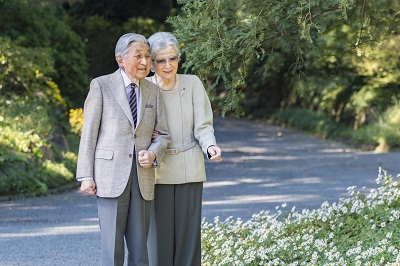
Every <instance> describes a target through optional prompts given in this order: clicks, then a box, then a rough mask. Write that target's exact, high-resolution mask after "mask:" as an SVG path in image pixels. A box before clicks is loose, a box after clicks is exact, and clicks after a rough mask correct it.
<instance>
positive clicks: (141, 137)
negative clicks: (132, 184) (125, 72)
mask: <svg viewBox="0 0 400 266" xmlns="http://www.w3.org/2000/svg"><path fill="white" fill-rule="evenodd" d="M139 88H140V93H141V96H140V112H139V117H138V125H137V127H136V129H135V128H134V125H133V118H132V113H131V110H130V107H129V103H128V99H127V95H126V91H125V86H124V82H123V78H122V76H121V72H120V70H117V71H116V72H114V73H113V74H110V75H106V76H101V77H98V78H95V79H93V80H92V82H91V83H90V91H89V93H88V96H87V98H86V101H85V106H84V122H83V129H82V135H81V141H80V145H79V154H78V162H77V173H76V177H77V179H81V178H85V177H92V178H93V179H94V180H95V182H96V187H97V196H99V197H110V198H114V197H118V196H120V195H121V194H122V192H123V191H124V189H125V187H126V185H127V182H128V179H129V175H130V172H131V168H132V163H133V162H132V160H135V161H136V165H137V174H138V179H139V187H140V192H141V194H142V197H143V198H144V199H145V200H152V199H154V184H155V171H154V169H153V168H143V167H141V166H139V164H138V161H137V156H135V153H134V149H135V150H136V152H139V151H140V150H150V151H153V152H154V153H155V154H156V159H157V161H161V160H162V158H163V156H164V154H165V151H166V148H167V146H168V143H169V142H170V134H169V131H168V128H167V121H166V117H165V107H164V101H163V99H162V96H161V95H160V91H159V88H158V86H156V85H155V84H153V83H152V82H149V81H147V80H140V82H139ZM154 129H155V130H157V131H158V132H160V135H159V136H158V137H157V138H156V139H155V140H152V139H151V137H152V133H153V130H154Z"/></svg>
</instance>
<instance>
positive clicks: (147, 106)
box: [144, 103, 153, 108]
mask: <svg viewBox="0 0 400 266" xmlns="http://www.w3.org/2000/svg"><path fill="white" fill-rule="evenodd" d="M144 108H153V105H152V104H150V103H148V104H146V105H145V107H144Z"/></svg>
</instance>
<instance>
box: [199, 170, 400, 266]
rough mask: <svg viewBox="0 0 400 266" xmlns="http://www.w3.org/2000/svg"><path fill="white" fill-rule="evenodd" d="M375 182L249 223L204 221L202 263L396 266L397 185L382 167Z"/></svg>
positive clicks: (399, 202) (257, 216)
mask: <svg viewBox="0 0 400 266" xmlns="http://www.w3.org/2000/svg"><path fill="white" fill-rule="evenodd" d="M397 177H399V176H397ZM376 182H377V184H378V188H377V189H372V190H371V191H370V192H369V193H367V194H365V193H361V192H360V191H357V190H356V187H349V188H348V192H349V197H346V198H340V199H339V202H338V203H333V204H332V205H330V204H329V203H327V202H325V203H323V204H322V205H321V207H320V208H319V209H317V210H308V209H304V210H302V211H301V212H297V211H296V209H295V208H293V209H292V210H291V211H285V207H286V204H283V205H282V206H279V207H277V208H276V212H275V213H270V212H269V211H267V212H264V211H263V212H260V213H259V214H255V215H253V217H252V219H251V220H249V221H247V222H243V221H242V220H241V219H237V220H236V221H235V220H233V219H232V218H228V219H227V220H225V221H223V222H221V221H219V219H218V217H216V218H215V219H214V223H208V222H205V221H203V223H202V265H205V266H211V265H293V266H294V265H318V266H319V265H327V266H328V265H337V266H344V265H379V266H381V265H400V253H399V248H400V237H399V235H397V234H396V232H397V230H398V228H399V226H400V189H399V184H398V182H397V181H395V180H394V178H393V177H392V176H390V175H387V173H386V171H384V170H382V169H379V175H378V178H377V180H376Z"/></svg>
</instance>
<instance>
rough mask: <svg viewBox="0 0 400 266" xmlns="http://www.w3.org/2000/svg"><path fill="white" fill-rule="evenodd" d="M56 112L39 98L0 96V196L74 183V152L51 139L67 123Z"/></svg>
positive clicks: (25, 193)
mask: <svg viewBox="0 0 400 266" xmlns="http://www.w3.org/2000/svg"><path fill="white" fill-rule="evenodd" d="M60 114H61V111H59V109H57V107H54V106H52V105H51V104H49V102H47V101H46V99H45V98H42V97H34V98H30V97H28V96H17V95H14V96H13V97H8V98H5V97H3V98H1V99H0V196H2V197H14V196H18V195H43V194H46V193H47V192H48V191H49V190H53V189H60V188H62V187H64V186H66V185H68V184H71V183H73V182H75V180H74V174H73V173H74V172H75V167H76V154H75V153H74V152H72V151H68V150H65V148H66V147H62V146H59V145H58V144H57V143H55V142H54V136H57V135H58V134H60V132H59V129H60V128H63V127H66V126H65V125H68V124H67V123H68V118H67V116H64V120H65V121H64V122H63V121H62V115H60ZM62 124H65V125H64V126H62ZM77 138H78V136H76V135H75V137H70V138H69V139H71V140H73V139H77ZM68 146H69V145H68ZM75 146H76V140H75V144H74V147H73V148H74V149H75Z"/></svg>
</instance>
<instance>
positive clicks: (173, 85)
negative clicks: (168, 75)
mask: <svg viewBox="0 0 400 266" xmlns="http://www.w3.org/2000/svg"><path fill="white" fill-rule="evenodd" d="M154 79H155V80H156V84H157V85H158V87H160V89H161V90H163V91H171V90H172V89H173V88H174V87H175V84H176V76H175V80H174V84H172V86H171V87H170V88H168V89H163V88H162V87H161V86H160V84H158V81H157V76H156V75H154Z"/></svg>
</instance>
